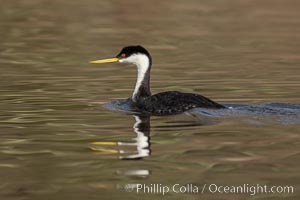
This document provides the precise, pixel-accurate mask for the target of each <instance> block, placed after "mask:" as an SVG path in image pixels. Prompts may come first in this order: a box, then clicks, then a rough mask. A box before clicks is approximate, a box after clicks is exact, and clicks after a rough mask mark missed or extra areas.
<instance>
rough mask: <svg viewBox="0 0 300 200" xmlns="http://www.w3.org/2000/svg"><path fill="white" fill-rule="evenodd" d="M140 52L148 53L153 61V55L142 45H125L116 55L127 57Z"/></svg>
mask: <svg viewBox="0 0 300 200" xmlns="http://www.w3.org/2000/svg"><path fill="white" fill-rule="evenodd" d="M139 53H141V54H145V55H147V56H148V57H149V59H150V61H151V56H150V54H149V52H148V51H147V50H146V49H145V48H144V47H142V46H140V45H137V46H127V47H124V48H123V49H122V50H121V52H120V53H119V54H118V55H117V56H116V57H117V58H127V57H129V56H131V55H133V54H139Z"/></svg>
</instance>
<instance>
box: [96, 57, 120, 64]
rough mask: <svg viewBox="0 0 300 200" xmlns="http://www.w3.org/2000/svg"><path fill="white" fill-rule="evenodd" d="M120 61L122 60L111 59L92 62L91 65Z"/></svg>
mask: <svg viewBox="0 0 300 200" xmlns="http://www.w3.org/2000/svg"><path fill="white" fill-rule="evenodd" d="M119 60H120V58H109V59H102V60H94V61H90V63H91V64H102V63H112V62H118V61H119Z"/></svg>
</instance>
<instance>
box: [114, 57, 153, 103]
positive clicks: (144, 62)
mask: <svg viewBox="0 0 300 200" xmlns="http://www.w3.org/2000/svg"><path fill="white" fill-rule="evenodd" d="M119 62H122V63H123V62H124V63H132V64H135V65H136V66H137V81H136V84H135V88H134V91H133V94H132V100H133V101H134V102H136V101H137V96H138V93H139V89H140V87H141V86H142V83H143V81H144V79H145V75H146V73H147V71H148V69H149V67H150V60H149V58H148V57H147V56H146V55H144V54H134V55H132V56H130V57H128V58H124V59H121V60H120V61H119Z"/></svg>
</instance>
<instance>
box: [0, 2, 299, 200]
mask: <svg viewBox="0 0 300 200" xmlns="http://www.w3.org/2000/svg"><path fill="white" fill-rule="evenodd" d="M299 9H300V4H299V2H298V1H292V0H288V1H259V0H252V1H234V0H224V1H216V0H213V1H210V0H205V1H201V2H200V1H196V0H188V1H169V0H167V1H156V0H154V1H138V0H131V1H120V0H114V1H108V0H107V1H106V0H102V1H96V0H87V1H58V0H54V1H48V0H26V1H9V0H4V1H1V7H0V33H1V38H0V41H1V46H0V109H1V112H0V130H1V132H0V177H1V183H0V198H1V199H65V198H69V199H74V200H77V199H78V200H79V199H117V198H121V199H141V198H144V199H161V198H163V196H162V194H142V193H140V194H136V193H135V192H126V191H125V190H124V187H128V186H127V185H128V184H135V183H140V184H144V183H145V184H148V185H150V184H151V183H152V184H153V183H156V184H162V185H168V186H172V185H174V184H176V183H178V184H180V185H186V184H191V183H192V184H194V185H198V186H199V188H201V187H200V186H202V185H203V184H219V185H242V184H253V185H256V184H262V185H264V184H267V185H269V186H272V185H277V186H278V185H280V186H286V185H289V186H290V185H291V186H293V187H294V193H292V194H291V193H290V194H288V193H285V194H278V193H276V194H270V193H269V194H257V195H254V196H251V195H250V194H216V193H215V194H211V193H209V192H208V191H207V192H204V193H203V194H201V191H200V193H199V194H194V193H181V194H176V193H174V192H173V193H172V192H170V193H168V194H166V195H165V196H164V198H166V199H253V198H255V199H261V200H262V199H298V198H299V195H300V193H299V188H300V179H299V175H300V168H299V164H300V161H299V160H300V159H299V158H300V149H299V143H300V139H299V138H300V135H299V134H300V133H299V130H300V125H299V124H295V125H280V124H274V123H272V122H269V120H268V119H267V121H268V122H267V123H266V124H265V125H255V124H251V123H247V122H245V121H241V120H238V119H236V118H235V119H234V118H231V119H226V118H225V119H222V120H220V121H219V122H218V123H212V124H210V123H203V122H199V121H195V119H194V118H192V117H191V116H187V115H177V116H169V117H151V119H150V122H149V124H148V125H150V128H147V127H146V129H144V130H142V131H144V134H146V135H147V134H150V142H151V146H150V147H149V146H148V147H147V148H149V150H150V151H151V155H150V156H149V157H146V158H144V159H140V160H123V159H120V157H124V155H125V156H130V155H134V154H135V153H136V152H135V149H136V146H126V145H120V142H123V143H128V142H129V143H130V142H131V143H134V138H135V137H137V134H138V133H137V132H138V131H141V130H140V129H139V128H138V126H135V127H134V128H133V126H134V124H135V123H136V120H135V118H134V117H133V116H131V115H125V114H123V113H120V112H112V111H110V110H107V109H105V108H104V107H103V104H104V103H106V102H109V101H111V100H113V99H120V98H127V97H129V96H130V95H131V93H132V91H133V87H134V84H135V79H136V71H135V68H134V67H132V66H126V65H120V64H109V65H90V64H88V61H89V60H95V59H100V58H107V57H111V56H114V55H116V54H117V53H118V51H119V50H120V48H121V47H123V46H126V45H132V44H141V45H143V46H145V47H146V48H147V49H148V50H149V51H150V52H151V54H152V57H153V62H154V66H153V68H152V92H153V93H156V92H161V91H165V90H181V91H185V92H195V93H201V94H203V95H205V96H207V97H210V98H212V99H213V100H215V101H218V102H225V103H249V104H252V103H268V102H285V103H299V102H300V101H299V99H300V93H299V87H300V84H299V80H300V71H299V66H300V55H299V52H300V36H299V35H300V34H299V32H300V12H299ZM254 119H255V117H254ZM251 120H252V119H251ZM203 124H204V125H203ZM144 128H145V127H144ZM146 143H147V142H146ZM147 148H146V149H147ZM122 151H125V152H126V153H125V154H123V153H122ZM146 153H147V152H146Z"/></svg>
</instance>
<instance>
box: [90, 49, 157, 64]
mask: <svg viewBox="0 0 300 200" xmlns="http://www.w3.org/2000/svg"><path fill="white" fill-rule="evenodd" d="M110 62H120V63H130V64H134V65H137V66H138V67H139V66H147V67H150V66H151V64H152V58H151V56H150V54H149V52H148V51H147V50H146V49H145V48H144V47H142V46H139V45H138V46H127V47H124V48H123V49H122V50H121V51H120V53H118V55H116V56H115V57H114V58H109V59H101V60H95V61H91V62H90V63H92V64H102V63H110Z"/></svg>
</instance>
